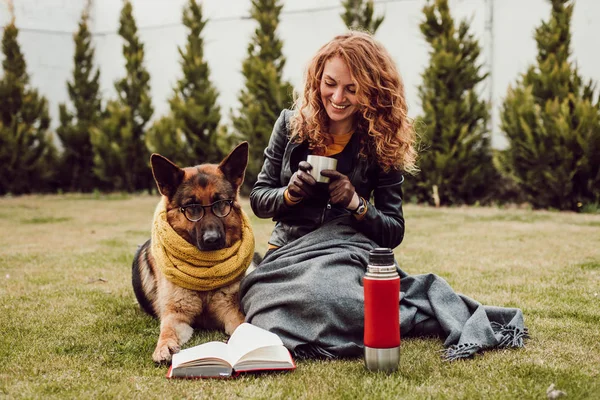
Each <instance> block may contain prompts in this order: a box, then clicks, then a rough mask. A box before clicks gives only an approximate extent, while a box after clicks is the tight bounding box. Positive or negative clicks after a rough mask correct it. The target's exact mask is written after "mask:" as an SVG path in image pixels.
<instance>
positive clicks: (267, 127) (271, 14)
mask: <svg viewBox="0 0 600 400" xmlns="http://www.w3.org/2000/svg"><path fill="white" fill-rule="evenodd" d="M282 7H283V6H282V5H280V3H279V1H278V0H252V10H251V16H252V18H254V19H255V20H256V21H257V22H258V27H257V28H256V30H255V31H254V35H253V37H252V39H251V41H250V44H249V45H248V56H247V58H246V59H245V60H244V63H243V65H242V73H243V75H244V78H245V82H246V83H245V88H244V89H242V91H241V93H240V95H239V101H240V104H241V106H240V110H239V113H238V115H237V116H234V117H233V118H232V121H233V128H234V130H235V133H236V135H237V136H238V137H239V138H240V139H242V140H247V141H248V142H249V143H250V157H249V159H248V167H247V169H246V178H245V180H244V187H243V191H244V193H248V192H249V191H250V189H251V188H252V186H253V185H254V183H255V182H256V178H257V176H258V173H259V172H260V168H261V167H262V162H263V151H264V149H265V148H266V147H267V145H268V143H269V138H270V136H271V132H272V130H273V124H274V123H275V121H276V120H277V117H278V116H279V114H280V113H281V111H282V110H283V109H284V108H289V107H291V105H292V95H293V87H292V85H291V84H290V83H289V82H287V81H284V80H283V78H282V75H283V67H284V65H285V57H284V56H283V54H282V47H283V43H282V42H281V40H280V39H279V38H278V37H277V35H276V30H277V25H278V24H279V14H280V12H281V9H282Z"/></svg>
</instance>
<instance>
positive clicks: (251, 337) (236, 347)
mask: <svg viewBox="0 0 600 400" xmlns="http://www.w3.org/2000/svg"><path fill="white" fill-rule="evenodd" d="M228 346H229V354H230V357H231V358H230V360H231V364H232V365H234V364H235V363H236V362H237V361H238V360H239V359H240V358H242V357H243V356H244V355H245V354H247V353H250V352H251V351H253V350H256V349H260V348H261V347H268V346H282V347H283V342H282V341H281V339H280V338H279V336H277V335H276V334H274V333H271V332H269V331H267V330H265V329H262V328H259V327H258V326H254V325H251V324H249V323H247V322H244V323H243V324H241V325H240V326H238V327H237V329H236V330H235V331H234V332H233V334H232V335H231V337H230V338H229V342H228Z"/></svg>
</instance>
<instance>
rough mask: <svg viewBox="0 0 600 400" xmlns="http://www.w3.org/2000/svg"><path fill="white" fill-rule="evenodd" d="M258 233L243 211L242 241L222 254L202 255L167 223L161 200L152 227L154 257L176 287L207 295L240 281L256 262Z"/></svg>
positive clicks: (212, 252)
mask: <svg viewBox="0 0 600 400" xmlns="http://www.w3.org/2000/svg"><path fill="white" fill-rule="evenodd" d="M253 255H254V233H253V232H252V227H251V226H250V220H249V219H248V216H247V215H246V213H245V212H244V211H243V210H242V239H241V240H238V241H237V242H235V243H234V244H233V245H232V246H231V247H227V248H224V249H221V250H212V251H200V250H199V249H198V248H197V247H196V246H194V245H192V244H190V243H188V242H187V241H186V240H185V239H183V238H182V237H181V236H179V235H178V234H177V233H176V232H175V231H174V230H173V228H172V227H171V225H169V223H168V222H167V210H166V204H165V201H164V200H162V199H161V201H160V203H158V206H157V207H156V211H155V213H154V221H153V224H152V256H153V257H154V259H155V261H156V263H157V264H158V266H159V268H160V269H161V270H162V272H163V273H164V274H165V276H166V277H167V279H169V280H170V281H171V282H172V283H174V284H175V285H178V286H181V287H183V288H186V289H190V290H198V291H206V290H213V289H216V288H219V287H223V286H226V285H228V284H230V283H232V282H233V281H235V280H236V279H237V278H239V277H240V276H241V275H242V274H243V273H244V271H246V269H247V268H248V266H249V265H250V263H251V262H252V256H253Z"/></svg>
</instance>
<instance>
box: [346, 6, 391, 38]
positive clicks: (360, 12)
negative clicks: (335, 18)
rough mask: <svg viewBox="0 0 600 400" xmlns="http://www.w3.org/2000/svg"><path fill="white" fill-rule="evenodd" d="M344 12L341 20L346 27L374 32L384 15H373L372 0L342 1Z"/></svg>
mask: <svg viewBox="0 0 600 400" xmlns="http://www.w3.org/2000/svg"><path fill="white" fill-rule="evenodd" d="M342 5H343V6H344V13H342V14H341V17H342V20H343V21H344V23H345V24H346V27H347V28H348V29H354V30H363V31H368V32H371V33H372V34H375V32H377V29H378V28H379V25H381V23H382V22H383V19H384V16H383V15H382V16H380V17H377V18H374V17H373V13H374V11H375V7H374V5H373V0H366V1H364V0H345V1H343V2H342Z"/></svg>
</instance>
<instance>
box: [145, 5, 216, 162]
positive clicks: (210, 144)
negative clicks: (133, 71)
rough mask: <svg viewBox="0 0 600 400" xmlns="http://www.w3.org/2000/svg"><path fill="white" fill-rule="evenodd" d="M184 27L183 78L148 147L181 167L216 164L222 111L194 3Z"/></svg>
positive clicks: (185, 13)
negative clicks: (169, 110)
mask: <svg viewBox="0 0 600 400" xmlns="http://www.w3.org/2000/svg"><path fill="white" fill-rule="evenodd" d="M183 24H184V25H185V26H186V27H187V28H188V29H189V33H188V37H187V44H186V47H185V48H184V49H182V48H179V54H180V55H181V67H182V70H183V78H182V79H180V80H179V81H178V82H177V85H176V87H175V88H174V94H173V97H172V98H171V99H170V100H169V104H170V107H171V113H170V115H168V116H166V117H163V118H161V119H160V120H158V121H157V122H156V123H155V124H154V125H153V127H152V129H150V130H149V131H148V137H147V142H148V147H149V148H150V150H151V151H153V152H157V153H160V154H162V155H164V156H165V157H167V158H169V159H170V160H171V161H173V162H175V163H177V164H179V165H182V166H184V165H195V164H199V163H201V162H212V163H216V162H219V161H220V160H221V158H222V157H223V154H222V152H221V151H220V149H219V146H218V143H217V136H218V134H219V131H218V126H219V122H220V120H221V110H220V107H219V106H218V105H217V96H218V93H217V90H216V88H215V87H214V86H213V84H212V83H211V81H210V69H209V66H208V63H207V62H206V60H205V59H204V39H203V38H202V30H203V29H204V26H205V25H206V20H203V18H202V6H201V5H200V4H198V3H196V1H195V0H189V2H188V5H187V7H185V8H184V11H183Z"/></svg>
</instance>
